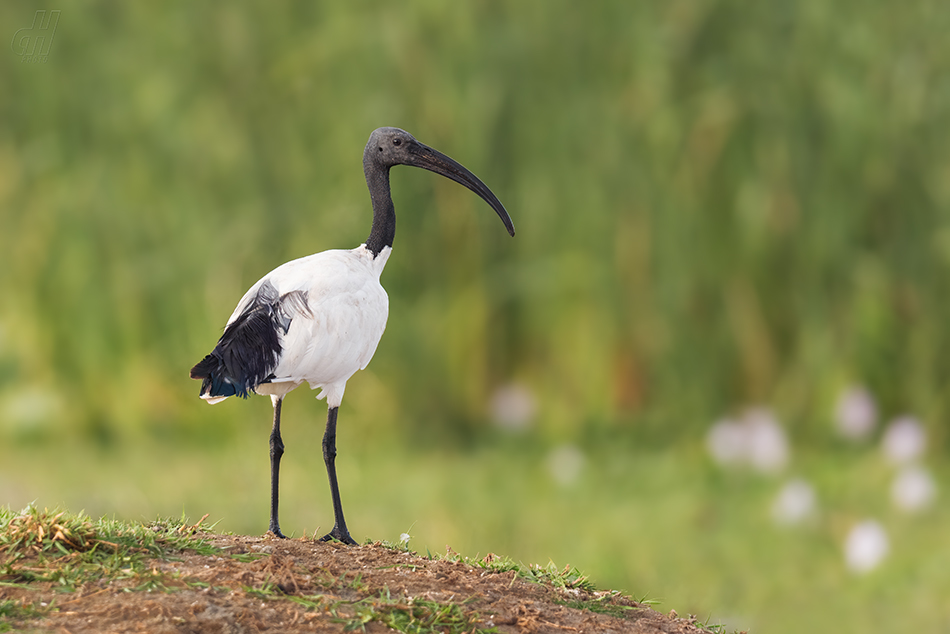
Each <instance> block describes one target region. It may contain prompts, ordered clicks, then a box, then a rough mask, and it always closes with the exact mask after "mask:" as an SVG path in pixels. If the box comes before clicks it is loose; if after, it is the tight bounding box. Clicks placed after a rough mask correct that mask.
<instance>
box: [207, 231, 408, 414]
mask: <svg viewBox="0 0 950 634" xmlns="http://www.w3.org/2000/svg"><path fill="white" fill-rule="evenodd" d="M390 253H392V249H391V248H389V247H385V248H383V250H382V251H381V252H380V254H379V255H378V256H377V257H375V258H374V257H373V254H372V252H371V251H369V250H368V249H367V248H366V245H365V244H362V245H360V246H358V247H357V248H355V249H351V250H343V249H333V250H331V251H323V252H322V253H315V254H313V255H308V256H307V257H303V258H299V259H297V260H292V261H290V262H287V263H285V264H282V265H280V266H278V267H277V268H276V269H274V270H273V271H271V272H270V273H268V274H267V275H265V276H264V277H262V278H261V279H260V280H258V282H257V283H256V284H254V286H252V287H251V288H250V289H249V290H248V291H247V293H245V294H244V297H242V298H241V301H240V302H238V305H237V307H236V308H235V309H234V312H233V313H231V317H230V318H229V319H228V323H227V325H228V326H230V325H231V324H232V323H233V322H234V321H235V320H236V319H237V318H238V317H239V316H240V315H241V313H242V312H244V310H245V309H246V308H247V307H248V305H249V304H250V303H251V302H252V301H253V300H254V298H255V297H256V296H257V292H258V290H259V289H260V287H261V285H262V284H264V283H265V282H269V283H270V284H271V285H272V286H273V287H274V288H275V289H276V291H277V293H278V295H280V296H286V295H287V294H288V293H292V292H294V291H304V292H305V293H306V297H307V302H306V304H305V305H302V306H297V307H295V308H296V310H294V311H293V312H292V313H291V314H289V315H288V316H289V317H290V327H289V329H288V331H287V333H286V334H283V333H282V332H280V331H278V340H279V342H280V347H281V354H280V357H279V360H278V362H277V367H276V368H275V369H274V372H273V374H274V377H275V378H273V379H271V380H270V382H269V383H263V384H261V385H258V386H257V387H256V388H255V390H254V391H255V392H257V393H258V394H268V395H271V396H275V397H277V398H283V397H284V396H285V395H286V394H287V393H288V392H290V391H291V390H293V389H294V388H296V387H298V386H299V385H300V384H301V383H304V382H307V383H309V384H310V388H311V389H314V390H316V389H320V390H322V391H321V392H320V393H319V394H318V395H317V398H318V399H322V398H324V397H326V399H327V406H329V407H339V406H340V404H341V403H342V402H343V392H344V390H345V389H346V382H347V381H348V380H349V378H350V377H351V376H353V375H354V374H356V372H357V371H358V370H362V369H364V368H365V367H366V366H367V365H369V362H370V360H371V359H372V358H373V354H374V353H375V352H376V347H377V346H378V345H379V340H380V339H381V338H382V336H383V331H384V330H385V329H386V319H387V317H388V316H389V296H388V295H387V294H386V291H385V289H383V287H382V285H381V284H380V282H379V278H380V275H382V272H383V268H384V267H385V266H386V262H387V261H388V260H389V255H390ZM201 397H202V398H203V399H205V400H207V401H208V402H209V403H218V402H220V401H223V400H224V399H226V398H228V397H227V396H211V395H210V394H209V393H207V392H206V393H204V394H202V395H201Z"/></svg>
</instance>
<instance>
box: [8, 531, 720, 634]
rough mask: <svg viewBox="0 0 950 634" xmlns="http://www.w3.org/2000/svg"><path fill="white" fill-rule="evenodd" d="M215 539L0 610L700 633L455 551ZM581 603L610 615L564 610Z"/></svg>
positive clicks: (310, 625) (307, 626) (303, 624)
mask: <svg viewBox="0 0 950 634" xmlns="http://www.w3.org/2000/svg"><path fill="white" fill-rule="evenodd" d="M210 538H211V539H212V542H213V543H214V545H216V546H218V547H219V548H221V549H223V552H222V553H221V554H220V555H218V556H215V555H211V556H207V555H198V554H195V553H192V552H184V553H181V554H180V556H178V557H176V558H175V559H174V560H154V561H153V562H152V569H151V574H150V575H146V578H145V579H144V581H143V576H142V575H137V576H135V577H131V578H128V579H125V580H121V579H111V580H106V579H103V580H101V581H99V582H94V583H88V584H86V585H85V586H82V587H81V588H78V589H77V590H76V591H74V592H72V593H64V592H60V591H57V589H56V588H55V587H54V585H53V584H51V583H46V584H32V585H31V586H29V587H28V588H24V587H9V586H6V587H5V586H0V603H2V600H9V599H13V600H15V601H16V602H18V603H20V602H25V603H34V602H35V604H36V605H39V602H44V603H46V604H52V605H53V606H55V607H56V610H53V611H50V612H48V613H47V614H46V615H45V616H43V617H42V618H37V619H35V620H33V621H30V622H26V623H23V622H21V623H17V624H16V627H17V628H22V629H23V631H39V632H56V633H63V634H67V633H68V634H83V633H96V634H99V633H102V632H148V633H149V634H170V633H180V632H181V633H198V632H202V633H204V632H208V633H215V634H232V633H233V634H238V633H245V632H248V633H251V632H290V633H293V632H343V631H346V629H353V628H354V627H355V628H356V629H357V630H359V629H362V630H363V631H366V632H391V631H393V630H391V629H389V628H388V627H387V626H386V625H384V624H383V623H382V622H380V620H378V619H374V617H373V616H372V615H373V614H380V613H385V612H386V610H388V609H393V610H399V609H402V610H404V612H403V613H408V612H406V610H408V609H410V608H411V606H413V605H414V604H426V605H430V606H431V605H454V606H458V607H457V614H459V615H461V618H462V619H463V622H465V625H464V627H463V628H462V629H458V630H455V631H467V632H470V631H478V630H491V628H495V631H497V632H503V633H509V632H580V633H584V632H591V633H593V632H597V633H607V632H633V633H638V634H639V633H644V634H645V633H650V634H654V633H661V632H662V633H666V634H691V633H700V632H705V631H706V630H704V629H702V628H700V627H699V626H698V625H697V624H696V623H695V620H694V619H682V618H677V617H676V616H675V613H671V614H670V615H665V614H661V613H659V612H656V611H655V610H653V609H651V608H650V607H648V606H645V605H642V604H638V603H636V602H634V601H632V600H630V599H629V598H626V597H623V596H622V595H619V594H617V593H609V592H587V591H585V590H583V589H579V588H558V587H554V586H552V585H546V584H542V583H535V582H531V581H527V580H525V579H523V578H519V577H518V576H517V573H516V572H515V571H513V570H508V571H506V572H492V571H490V570H486V569H484V568H481V567H478V566H472V565H468V564H466V563H463V562H462V561H460V560H459V558H458V557H453V556H451V553H450V556H448V557H445V558H441V559H427V558H423V557H420V556H418V555H416V554H415V553H410V552H405V551H401V550H398V549H393V548H389V547H385V546H383V545H380V544H374V545H364V546H344V545H342V544H339V543H330V544H327V543H321V542H315V541H312V540H309V539H303V538H301V539H276V538H273V537H272V536H264V537H249V536H233V535H214V536H210ZM489 557H492V555H489ZM150 580H151V582H150ZM426 602H432V603H426ZM582 603H587V604H588V605H591V604H593V605H596V606H598V607H599V608H600V609H603V610H606V611H608V612H610V614H605V613H601V612H595V611H591V610H589V609H581V608H577V607H570V606H569V605H566V604H573V605H578V604H582ZM617 615H620V616H617ZM0 629H2V628H0Z"/></svg>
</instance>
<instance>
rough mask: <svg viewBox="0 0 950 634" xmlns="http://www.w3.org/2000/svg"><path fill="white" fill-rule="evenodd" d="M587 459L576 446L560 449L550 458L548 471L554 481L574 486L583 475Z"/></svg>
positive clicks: (552, 453)
mask: <svg viewBox="0 0 950 634" xmlns="http://www.w3.org/2000/svg"><path fill="white" fill-rule="evenodd" d="M585 462H586V458H585V457H584V453H583V452H582V451H581V450H580V449H578V448H577V447H575V446H574V445H563V446H561V447H558V448H557V449H555V450H554V451H552V452H551V454H550V455H549V456H548V471H549V472H550V474H551V477H552V478H554V481H555V482H557V483H558V484H560V485H563V486H566V485H568V484H572V483H573V482H574V481H576V480H577V478H578V477H579V476H580V474H581V470H582V469H583V468H584V463H585Z"/></svg>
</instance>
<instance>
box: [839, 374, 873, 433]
mask: <svg viewBox="0 0 950 634" xmlns="http://www.w3.org/2000/svg"><path fill="white" fill-rule="evenodd" d="M835 424H836V426H837V428H838V433H839V434H841V435H842V436H844V437H845V438H847V439H848V440H855V441H857V440H865V439H866V438H867V437H868V436H870V435H871V432H873V431H874V426H875V425H876V424H877V406H876V405H875V404H874V397H872V396H871V393H870V392H868V391H867V390H866V389H865V388H863V387H861V386H851V387H849V388H847V389H845V390H844V391H843V392H842V393H841V396H839V397H838V404H837V406H836V407H835Z"/></svg>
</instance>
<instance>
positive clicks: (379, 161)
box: [363, 128, 515, 235]
mask: <svg viewBox="0 0 950 634" xmlns="http://www.w3.org/2000/svg"><path fill="white" fill-rule="evenodd" d="M394 165H410V166H412V167H421V168H423V169H427V170H429V171H430V172H435V173H436V174H441V175H442V176H445V177H446V178H450V179H452V180H454V181H455V182H456V183H460V184H462V185H465V186H466V187H468V188H469V189H470V190H472V191H473V192H475V193H476V194H478V195H479V196H481V198H482V199H483V200H484V201H485V202H487V203H488V204H489V205H491V207H492V209H494V210H495V213H497V214H498V217H499V218H501V221H502V222H503V223H505V228H506V229H508V233H509V234H510V235H515V228H514V225H513V224H512V223H511V218H510V217H509V216H508V212H507V211H505V207H504V205H502V204H501V201H499V200H498V198H497V197H496V196H495V194H494V193H492V191H491V190H490V189H488V186H487V185H485V183H483V182H482V181H481V180H479V178H478V177H477V176H475V175H474V174H472V173H471V172H470V171H469V170H468V169H466V168H465V167H464V166H463V165H461V164H460V163H458V162H457V161H455V160H454V159H452V158H449V157H448V156H446V155H445V154H442V153H441V152H439V151H438V150H435V149H433V148H431V147H429V146H428V145H424V144H422V143H419V142H418V141H416V139H415V137H413V136H412V135H411V134H409V133H408V132H406V131H405V130H400V129H399V128H377V129H376V130H373V133H372V134H371V135H369V141H368V142H367V144H366V149H365V150H364V151H363V167H364V169H365V170H367V175H369V172H370V171H371V170H372V171H376V170H388V169H389V168H390V167H393V166H394Z"/></svg>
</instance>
